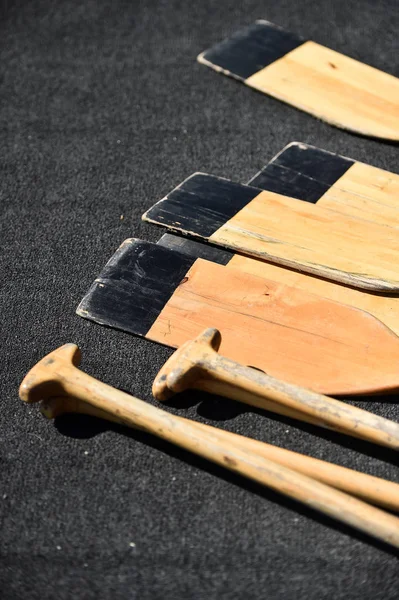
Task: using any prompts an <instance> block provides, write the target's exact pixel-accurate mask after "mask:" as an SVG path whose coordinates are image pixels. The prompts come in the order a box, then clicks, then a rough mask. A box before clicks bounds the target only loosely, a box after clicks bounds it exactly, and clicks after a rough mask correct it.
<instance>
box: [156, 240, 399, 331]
mask: <svg viewBox="0 0 399 600" xmlns="http://www.w3.org/2000/svg"><path fill="white" fill-rule="evenodd" d="M158 244H159V245H163V246H164V247H166V248H176V249H178V250H179V252H183V253H185V254H187V255H188V256H191V257H194V256H195V257H199V258H205V259H206V260H214V261H215V262H219V263H220V264H224V265H226V266H227V267H228V268H234V269H240V270H241V271H245V272H246V273H250V274H252V275H256V276H258V277H264V278H266V279H270V280H271V281H274V282H276V283H280V284H283V285H287V286H291V287H294V288H297V289H298V290H302V291H303V292H306V293H311V294H315V295H317V296H320V297H322V298H326V299H328V300H333V301H335V302H340V303H342V304H347V305H348V306H352V307H353V308H358V309H360V310H364V311H366V312H368V313H370V314H371V315H373V316H374V317H376V318H377V319H379V320H380V321H382V322H383V323H384V324H385V325H387V326H388V327H389V328H390V329H392V331H393V332H394V333H395V334H396V335H399V298H396V297H391V296H383V295H381V294H373V293H371V292H366V291H361V290H357V289H355V288H350V287H347V286H343V285H338V284H336V283H333V282H332V281H327V280H325V279H319V278H318V277H312V276H311V275H306V274H305V273H299V272H298V271H293V270H291V269H284V268H282V267H279V266H277V265H273V264H271V263H266V262H264V261H262V260H259V259H256V258H250V257H249V256H244V255H242V254H234V253H230V254H229V255H226V251H224V250H221V249H217V248H214V247H212V246H208V245H206V244H203V243H201V242H195V241H194V240H189V239H185V238H178V237H176V236H175V235H172V234H164V235H163V236H162V238H161V239H160V240H159V241H158ZM209 250H212V253H210V252H209ZM217 251H219V252H220V254H221V256H220V257H218V256H217Z"/></svg>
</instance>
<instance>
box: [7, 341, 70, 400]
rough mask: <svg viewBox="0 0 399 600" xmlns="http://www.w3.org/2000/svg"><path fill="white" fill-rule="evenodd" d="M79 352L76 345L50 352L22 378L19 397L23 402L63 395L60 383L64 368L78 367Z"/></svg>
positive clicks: (65, 346)
mask: <svg viewBox="0 0 399 600" xmlns="http://www.w3.org/2000/svg"><path fill="white" fill-rule="evenodd" d="M80 358H81V354H80V350H79V348H78V346H77V345H76V344H65V345H64V346H61V347H60V348H57V350H54V351H53V352H50V354H47V356H45V357H44V358H42V360H41V361H39V362H38V363H37V364H36V365H35V366H34V367H32V369H31V370H30V371H29V372H28V373H27V375H26V376H25V377H24V379H23V381H22V383H21V385H20V388H19V397H20V398H21V400H24V401H25V402H39V401H40V400H45V399H46V398H50V397H52V396H62V395H64V394H65V391H64V388H63V385H62V382H63V378H64V372H65V368H68V367H78V366H79V364H80Z"/></svg>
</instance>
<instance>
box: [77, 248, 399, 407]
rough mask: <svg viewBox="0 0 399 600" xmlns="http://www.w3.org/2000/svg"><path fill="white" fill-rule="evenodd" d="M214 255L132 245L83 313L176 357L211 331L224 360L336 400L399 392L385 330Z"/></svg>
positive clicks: (394, 340) (398, 350)
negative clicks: (174, 352) (174, 351)
mask: <svg viewBox="0 0 399 600" xmlns="http://www.w3.org/2000/svg"><path fill="white" fill-rule="evenodd" d="M209 251H210V253H211V254H210V255H209V256H208V258H210V259H211V260H205V259H204V258H198V257H197V256H198V254H196V253H194V255H192V254H191V255H190V254H183V253H182V252H180V251H176V250H171V249H168V248H165V247H162V246H158V245H156V244H152V243H150V242H143V241H140V240H135V239H129V240H126V241H125V242H124V243H123V244H122V245H121V247H120V248H119V249H118V250H117V251H116V253H115V254H114V255H113V256H112V258H111V259H110V261H109V262H108V263H107V265H106V266H105V268H104V269H103V271H102V272H101V273H100V275H99V276H98V277H97V278H96V280H95V281H94V283H93V285H92V286H91V288H90V290H89V291H88V293H87V294H86V296H85V297H84V299H83V300H82V302H81V303H80V305H79V307H78V309H77V313H78V314H79V315H80V316H82V317H84V318H87V319H90V320H93V321H96V322H97V323H100V324H104V325H109V326H111V327H115V328H118V329H122V330H124V331H127V332H130V333H133V334H137V335H140V336H143V337H145V338H147V339H149V340H152V341H155V342H158V343H161V344H164V345H168V346H171V347H173V348H177V347H180V346H181V345H182V344H183V343H184V342H186V341H188V340H190V339H192V338H195V337H196V336H197V335H199V334H200V333H201V331H203V329H205V328H206V327H209V326H213V327H216V328H218V329H219V330H220V331H221V333H222V339H223V341H222V346H221V353H222V354H223V355H225V356H226V357H228V358H230V359H233V360H236V361H237V362H239V363H241V364H243V365H250V366H253V367H256V368H258V369H261V370H263V371H265V372H267V373H268V374H269V375H271V376H273V377H276V378H278V379H281V380H284V381H287V382H289V383H294V384H297V385H301V386H303V387H306V388H309V389H312V390H314V391H318V392H322V393H326V394H330V395H350V394H357V395H358V394H370V393H383V392H394V391H396V390H398V388H399V374H398V369H397V365H398V364H399V338H398V337H397V336H396V335H395V334H394V333H393V332H392V331H391V330H390V329H388V327H386V326H385V325H383V323H382V322H381V321H379V320H377V319H376V318H374V317H373V316H371V315H370V314H368V313H366V312H364V311H362V310H358V309H355V308H352V307H349V306H346V305H344V304H340V303H338V302H333V301H331V300H327V299H325V298H321V297H319V296H316V295H314V294H311V293H308V292H306V291H304V290H300V289H297V288H294V287H290V286H287V285H285V284H283V283H278V282H276V281H273V280H271V279H267V278H264V277H257V276H255V275H252V274H249V273H247V272H245V271H243V270H239V269H236V268H229V267H228V268H226V267H225V265H226V264H227V263H229V261H230V260H231V254H230V253H226V252H219V253H218V255H217V256H216V255H215V254H214V250H213V249H210V250H209ZM202 256H206V255H204V254H202ZM215 260H217V261H218V262H219V264H218V263H217V262H213V261H215Z"/></svg>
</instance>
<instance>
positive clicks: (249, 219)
mask: <svg viewBox="0 0 399 600" xmlns="http://www.w3.org/2000/svg"><path fill="white" fill-rule="evenodd" d="M143 219H144V220H145V221H148V222H150V223H156V224H157V225H161V226H164V227H168V228H169V229H171V230H174V231H179V232H181V233H183V234H184V235H187V236H189V237H198V238H201V239H203V240H206V241H209V242H212V243H213V244H216V245H218V246H222V247H224V248H228V249H230V250H234V251H238V252H241V253H243V254H247V255H250V256H255V257H256V258H261V259H262V260H264V261H267V262H272V263H275V264H279V265H283V266H285V267H289V268H293V269H295V270H297V271H301V272H305V273H310V274H312V275H317V276H318V277H324V278H326V279H329V280H332V281H337V282H339V283H344V284H346V285H350V286H353V287H356V288H360V289H368V290H372V291H376V292H381V293H383V292H385V293H399V237H398V235H397V232H396V230H394V229H393V228H388V227H382V226H379V225H376V224H374V223H370V222H367V221H363V220H359V219H355V218H353V217H350V216H346V215H341V214H339V213H337V212H336V211H335V210H330V209H327V208H324V207H322V206H317V205H316V206H314V205H312V204H309V203H305V202H303V203H299V202H298V201H297V200H295V199H293V198H289V197H287V196H282V195H280V194H275V193H273V192H267V191H262V190H259V189H258V188H255V187H251V186H247V185H243V184H239V183H234V182H232V181H229V180H227V179H222V178H220V177H215V176H212V175H207V174H204V173H195V174H194V175H192V176H191V177H189V178H188V179H186V180H185V181H184V182H183V183H182V184H181V185H179V186H178V187H177V188H175V189H174V190H173V191H172V192H170V193H169V194H168V195H167V196H166V197H165V198H163V199H162V200H160V201H159V202H158V203H157V204H155V205H154V206H153V207H152V208H150V209H149V210H148V211H147V212H146V213H145V214H144V215H143Z"/></svg>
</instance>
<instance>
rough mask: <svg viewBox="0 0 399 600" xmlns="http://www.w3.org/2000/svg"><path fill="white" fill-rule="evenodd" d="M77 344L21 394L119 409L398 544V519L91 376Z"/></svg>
mask: <svg viewBox="0 0 399 600" xmlns="http://www.w3.org/2000/svg"><path fill="white" fill-rule="evenodd" d="M79 363H80V353H79V349H78V347H77V346H76V345H75V344H66V345H65V346H62V347H61V348H58V349H57V350H55V351H54V352H52V353H51V354H48V355H47V356H45V357H44V358H43V359H42V360H41V361H40V362H39V363H37V364H36V365H35V366H34V367H33V368H32V369H31V370H30V371H29V373H28V374H27V375H26V376H25V378H24V380H23V382H22V383H21V386H20V398H21V399H22V400H24V401H25V402H38V401H40V400H45V399H46V398H51V397H58V398H59V397H60V396H67V397H73V398H77V399H78V400H81V401H83V402H87V403H90V404H92V405H93V406H94V407H95V408H96V409H100V410H101V411H106V412H109V413H112V414H116V415H118V418H119V419H120V420H121V421H122V422H124V423H126V424H131V425H133V426H136V427H138V428H139V429H143V430H144V431H147V432H148V433H151V434H154V435H156V436H157V437H160V438H162V439H164V440H166V441H168V442H170V443H172V444H176V445H177V446H180V447H181V448H184V449H186V450H188V451H190V452H193V453H194V454H198V455H199V456H202V457H203V458H205V459H207V460H209V461H212V462H214V463H216V464H218V465H220V466H222V467H224V468H227V469H229V470H231V471H233V472H235V473H238V474H240V475H242V476H244V477H247V478H249V479H252V480H253V481H256V482H258V483H260V484H261V485H265V486H267V487H270V488H272V489H274V490H276V491H278V492H280V493H282V494H284V495H286V496H288V497H290V498H294V499H295V500H298V501H300V502H303V503H304V504H306V505H307V506H310V507H311V508H313V509H315V510H319V511H321V512H323V513H325V514H327V515H328V516H330V517H332V518H335V519H338V520H339V521H341V522H343V523H346V524H347V525H350V526H352V527H355V528H357V529H359V530H361V531H364V532H366V533H368V534H369V535H372V536H374V537H376V538H378V539H380V540H383V541H384V542H386V543H388V544H391V545H393V546H395V547H398V548H399V519H398V518H397V517H395V516H393V515H390V514H389V513H386V512H384V511H382V510H380V509H378V508H375V507H374V506H371V505H369V504H367V503H365V502H362V501H361V500H358V499H356V498H354V497H352V496H350V495H349V494H345V493H343V492H341V491H339V490H337V489H335V488H333V487H330V486H329V485H325V484H323V483H320V482H319V481H316V480H315V479H312V478H311V477H307V476H306V475H303V474H301V473H298V472H297V471H295V470H293V469H289V468H287V467H285V466H283V465H281V464H279V463H277V462H275V461H273V460H270V459H267V458H265V457H264V456H260V455H258V454H257V453H256V452H253V451H251V450H250V449H249V448H245V447H243V446H242V445H235V444H234V443H229V442H228V441H226V439H222V438H220V437H219V436H218V430H215V432H213V431H212V428H210V427H209V428H206V429H205V428H199V427H198V425H197V424H191V423H190V422H189V421H187V420H184V419H181V418H180V417H177V416H174V415H171V414H169V413H167V412H165V411H163V410H160V409H159V408H156V407H154V406H151V405H149V404H147V403H145V402H143V401H142V400H139V399H138V398H134V397H133V396H130V395H129V394H126V393H125V392H121V391H119V390H116V389H115V388H112V387H111V386H109V385H106V384H104V383H101V382H100V381H98V380H97V379H94V378H93V377H90V376H89V375H87V374H86V373H84V372H83V371H81V370H80V369H78V368H77V367H78V365H79Z"/></svg>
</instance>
